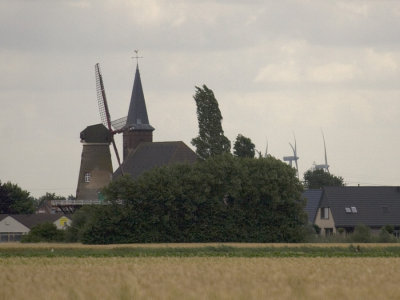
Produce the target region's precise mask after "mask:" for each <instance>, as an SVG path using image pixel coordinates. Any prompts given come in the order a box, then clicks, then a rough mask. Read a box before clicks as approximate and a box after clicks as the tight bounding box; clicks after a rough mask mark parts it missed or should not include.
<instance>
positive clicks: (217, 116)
mask: <svg viewBox="0 0 400 300" xmlns="http://www.w3.org/2000/svg"><path fill="white" fill-rule="evenodd" d="M193 98H194V100H195V101H196V106H197V120H198V123H199V135H198V136H197V137H196V138H194V139H192V145H193V146H195V147H196V153H197V155H198V156H199V157H200V158H201V159H206V158H208V157H210V156H213V155H219V154H222V153H226V152H229V151H230V149H231V142H230V141H229V140H228V138H227V137H226V136H225V135H224V131H223V130H222V125H221V121H222V115H221V111H220V110H219V107H218V102H217V99H215V96H214V93H213V91H212V90H210V89H209V88H207V86H205V85H203V88H199V87H197V86H196V94H195V95H194V96H193Z"/></svg>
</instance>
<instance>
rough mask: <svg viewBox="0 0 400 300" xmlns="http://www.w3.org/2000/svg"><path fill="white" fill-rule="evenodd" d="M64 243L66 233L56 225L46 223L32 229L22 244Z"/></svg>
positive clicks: (22, 240)
mask: <svg viewBox="0 0 400 300" xmlns="http://www.w3.org/2000/svg"><path fill="white" fill-rule="evenodd" d="M62 241H64V231H63V230H60V229H57V227H56V225H54V224H53V223H50V222H45V223H42V224H38V225H35V226H33V227H32V229H31V231H29V233H28V234H27V235H24V236H22V239H21V242H25V243H38V242H62Z"/></svg>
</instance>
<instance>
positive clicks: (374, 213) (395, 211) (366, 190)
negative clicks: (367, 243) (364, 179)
mask: <svg viewBox="0 0 400 300" xmlns="http://www.w3.org/2000/svg"><path fill="white" fill-rule="evenodd" d="M320 207H330V209H331V211H332V216H333V219H334V221H335V226H336V227H346V226H356V225H358V224H364V225H368V226H371V227H381V226H384V225H393V226H398V225H400V188H399V187H389V186H387V187H378V186H375V187H371V186H362V187H357V186H346V187H324V193H323V197H322V200H321V205H320ZM352 207H355V210H356V211H357V212H356V213H355V212H346V208H348V210H350V211H352Z"/></svg>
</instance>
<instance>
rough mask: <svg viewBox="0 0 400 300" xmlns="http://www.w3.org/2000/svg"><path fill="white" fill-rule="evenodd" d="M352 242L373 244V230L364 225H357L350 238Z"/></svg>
mask: <svg viewBox="0 0 400 300" xmlns="http://www.w3.org/2000/svg"><path fill="white" fill-rule="evenodd" d="M350 240H351V241H352V242H357V243H371V242H372V241H373V237H372V234H371V229H370V228H369V227H368V226H366V225H364V224H359V225H357V226H356V227H355V228H354V232H353V234H351V236H350Z"/></svg>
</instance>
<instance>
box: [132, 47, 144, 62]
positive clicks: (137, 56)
mask: <svg viewBox="0 0 400 300" xmlns="http://www.w3.org/2000/svg"><path fill="white" fill-rule="evenodd" d="M134 51H135V53H136V56H132V57H131V58H136V64H137V65H139V58H143V56H139V55H138V53H139V50H134Z"/></svg>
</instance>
